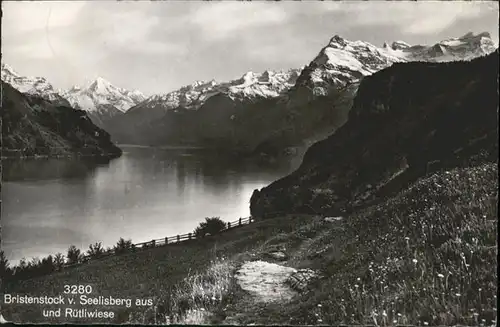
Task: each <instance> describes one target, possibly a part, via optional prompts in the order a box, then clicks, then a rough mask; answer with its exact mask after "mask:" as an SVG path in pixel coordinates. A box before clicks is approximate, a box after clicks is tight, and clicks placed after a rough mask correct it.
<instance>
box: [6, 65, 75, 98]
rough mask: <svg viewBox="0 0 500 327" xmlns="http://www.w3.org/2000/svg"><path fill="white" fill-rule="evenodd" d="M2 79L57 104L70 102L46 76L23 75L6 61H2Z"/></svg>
mask: <svg viewBox="0 0 500 327" xmlns="http://www.w3.org/2000/svg"><path fill="white" fill-rule="evenodd" d="M2 81H4V82H7V83H9V84H10V85H12V87H14V88H15V89H17V90H18V91H19V92H21V93H27V94H30V95H36V96H39V97H42V98H44V99H46V100H49V101H52V102H54V103H55V104H58V105H62V106H69V102H68V101H67V100H66V99H64V98H63V97H62V96H61V95H60V94H59V91H58V90H56V89H54V87H53V86H52V84H50V83H49V82H47V80H46V79H45V78H43V77H25V76H21V75H19V74H18V73H17V72H16V71H14V69H12V67H10V66H9V65H7V64H4V63H2Z"/></svg>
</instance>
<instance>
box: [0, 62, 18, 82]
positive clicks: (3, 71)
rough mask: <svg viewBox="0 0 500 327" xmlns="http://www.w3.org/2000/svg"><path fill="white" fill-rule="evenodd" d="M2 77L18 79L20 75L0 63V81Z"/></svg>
mask: <svg viewBox="0 0 500 327" xmlns="http://www.w3.org/2000/svg"><path fill="white" fill-rule="evenodd" d="M4 75H10V76H13V77H19V76H20V75H19V74H18V73H17V72H16V71H15V70H14V69H13V68H12V67H10V66H9V65H7V64H4V63H2V79H3V76H4Z"/></svg>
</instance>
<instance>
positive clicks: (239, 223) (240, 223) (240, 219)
mask: <svg viewBox="0 0 500 327" xmlns="http://www.w3.org/2000/svg"><path fill="white" fill-rule="evenodd" d="M239 224H240V226H241V217H240V221H239Z"/></svg>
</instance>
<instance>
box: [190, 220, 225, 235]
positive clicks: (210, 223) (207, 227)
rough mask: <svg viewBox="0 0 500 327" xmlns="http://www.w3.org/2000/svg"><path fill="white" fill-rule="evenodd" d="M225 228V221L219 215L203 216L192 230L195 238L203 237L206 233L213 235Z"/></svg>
mask: <svg viewBox="0 0 500 327" xmlns="http://www.w3.org/2000/svg"><path fill="white" fill-rule="evenodd" d="M224 229H226V223H225V222H224V221H223V220H221V219H220V218H219V217H211V218H208V217H207V218H205V221H203V222H201V223H200V225H199V226H198V227H196V229H195V230H194V235H196V238H200V237H204V236H205V235H207V234H210V235H214V234H217V233H220V232H221V231H223V230H224Z"/></svg>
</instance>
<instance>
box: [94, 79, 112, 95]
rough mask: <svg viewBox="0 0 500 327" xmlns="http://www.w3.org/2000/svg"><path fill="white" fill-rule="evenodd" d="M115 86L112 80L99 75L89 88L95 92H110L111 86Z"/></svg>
mask: <svg viewBox="0 0 500 327" xmlns="http://www.w3.org/2000/svg"><path fill="white" fill-rule="evenodd" d="M113 87H114V86H113V85H111V83H110V82H108V81H107V80H105V79H104V78H102V77H97V78H96V79H95V80H94V81H93V82H92V83H91V84H90V85H89V87H88V89H89V90H92V91H94V92H100V93H102V92H108V89H109V88H113Z"/></svg>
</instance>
